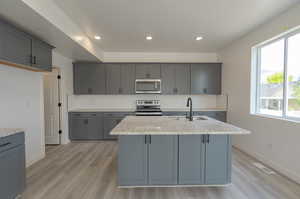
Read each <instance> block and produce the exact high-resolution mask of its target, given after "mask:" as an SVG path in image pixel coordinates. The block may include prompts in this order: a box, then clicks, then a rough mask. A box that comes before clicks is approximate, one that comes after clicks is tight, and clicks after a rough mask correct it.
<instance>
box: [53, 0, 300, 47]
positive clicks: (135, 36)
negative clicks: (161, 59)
mask: <svg viewBox="0 0 300 199" xmlns="http://www.w3.org/2000/svg"><path fill="white" fill-rule="evenodd" d="M53 1H54V2H55V3H56V4H57V5H58V6H59V7H60V8H61V9H62V10H63V11H64V12H65V13H66V14H67V15H69V16H70V18H71V19H72V20H73V21H74V22H75V23H77V24H78V25H79V26H80V27H81V28H82V29H83V30H84V32H86V34H87V35H88V36H89V37H91V38H93V37H94V35H100V36H101V37H102V40H100V41H95V42H97V43H98V44H99V46H100V48H101V49H102V50H104V51H106V52H216V51H217V50H218V49H220V48H222V47H224V46H225V45H227V44H229V43H230V42H232V41H233V40H235V39H238V38H239V37H241V36H243V35H244V34H246V33H247V32H249V31H251V30H253V29H254V28H255V27H257V26H258V25H260V24H262V23H264V22H266V21H267V20H269V19H270V18H272V17H274V16H276V15H278V14H280V13H281V12H283V11H285V10H286V9H288V8H289V7H291V6H292V5H294V4H295V3H299V1H298V0H248V1H247V0H157V1H155V0H85V1H84V0H53ZM147 34H151V35H152V36H153V40H152V41H146V40H145V36H146V35H147ZM198 35H201V36H203V37H204V39H203V40H201V41H198V42H197V41H195V37H196V36H198Z"/></svg>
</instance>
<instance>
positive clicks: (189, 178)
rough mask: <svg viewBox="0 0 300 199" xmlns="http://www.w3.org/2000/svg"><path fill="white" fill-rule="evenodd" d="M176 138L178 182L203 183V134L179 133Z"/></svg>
mask: <svg viewBox="0 0 300 199" xmlns="http://www.w3.org/2000/svg"><path fill="white" fill-rule="evenodd" d="M178 139H179V155H178V157H179V160H178V184H183V185H184V184H204V169H205V167H204V161H205V144H203V141H204V137H203V135H181V136H179V138H178Z"/></svg>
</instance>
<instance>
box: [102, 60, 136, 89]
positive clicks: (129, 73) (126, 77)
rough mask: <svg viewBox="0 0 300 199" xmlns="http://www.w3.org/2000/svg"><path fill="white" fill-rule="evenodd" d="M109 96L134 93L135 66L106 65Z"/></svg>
mask: <svg viewBox="0 0 300 199" xmlns="http://www.w3.org/2000/svg"><path fill="white" fill-rule="evenodd" d="M105 66H106V91H107V94H133V93H134V78H135V66H134V64H105Z"/></svg>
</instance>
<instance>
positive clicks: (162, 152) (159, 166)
mask: <svg viewBox="0 0 300 199" xmlns="http://www.w3.org/2000/svg"><path fill="white" fill-rule="evenodd" d="M148 143H149V148H148V150H149V151H148V161H149V164H148V169H149V171H148V173H149V181H148V182H149V185H166V184H167V185H172V184H177V161H178V160H177V159H178V155H177V154H178V153H177V151H178V136H176V135H174V136H173V135H157V136H153V135H150V136H149V142H148Z"/></svg>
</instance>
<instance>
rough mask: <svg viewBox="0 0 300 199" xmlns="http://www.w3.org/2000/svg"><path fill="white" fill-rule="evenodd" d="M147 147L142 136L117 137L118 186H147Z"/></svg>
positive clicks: (144, 137)
mask: <svg viewBox="0 0 300 199" xmlns="http://www.w3.org/2000/svg"><path fill="white" fill-rule="evenodd" d="M147 156H148V145H147V143H146V136H144V135H129V136H127V135H125V136H119V152H118V165H119V166H118V181H119V185H120V186H130V185H146V184H148V157H147Z"/></svg>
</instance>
